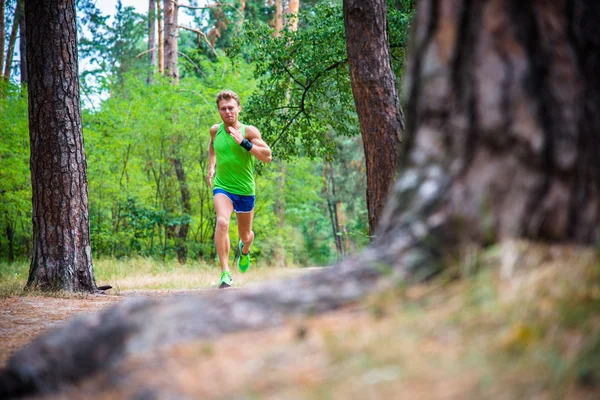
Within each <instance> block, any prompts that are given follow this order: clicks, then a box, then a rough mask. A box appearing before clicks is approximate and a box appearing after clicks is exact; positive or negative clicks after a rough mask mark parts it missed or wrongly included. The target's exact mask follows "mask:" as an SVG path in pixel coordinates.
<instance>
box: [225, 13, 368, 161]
mask: <svg viewBox="0 0 600 400" xmlns="http://www.w3.org/2000/svg"><path fill="white" fill-rule="evenodd" d="M301 18H302V20H303V22H304V24H305V25H306V27H305V28H303V29H299V30H298V31H293V30H291V29H290V28H289V26H287V27H285V28H284V29H283V31H282V32H281V34H280V35H279V36H273V30H272V29H271V28H270V27H268V26H266V25H255V26H253V27H250V28H249V29H247V30H246V32H245V34H244V36H243V37H241V38H240V41H239V43H238V46H237V48H236V49H237V50H236V51H235V52H233V54H236V55H237V54H239V51H240V50H241V49H242V47H244V48H248V49H249V53H250V56H251V58H252V60H253V61H254V63H255V65H256V69H255V76H256V78H257V79H258V80H259V86H258V90H257V92H256V93H255V94H254V95H253V96H252V97H251V98H250V99H249V101H248V103H247V105H246V108H247V110H249V113H250V114H251V115H252V116H253V120H252V121H251V122H252V123H253V124H255V125H256V126H257V127H259V129H261V131H264V132H265V138H266V140H267V142H269V143H271V144H272V146H273V150H274V152H275V154H276V155H277V157H279V158H282V159H290V158H291V157H296V156H299V155H306V156H308V157H329V158H331V157H332V155H333V154H334V149H335V143H334V140H333V134H334V133H336V134H341V135H356V134H357V133H358V132H359V131H358V128H357V127H358V120H357V118H356V113H355V112H354V104H353V98H352V91H351V89H350V76H349V74H348V68H347V62H346V58H347V57H346V48H345V44H344V26H343V17H342V9H341V7H340V6H336V5H332V4H329V3H323V4H320V5H318V6H317V7H316V10H315V12H314V13H306V14H302V17H301Z"/></svg>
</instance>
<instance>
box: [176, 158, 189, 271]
mask: <svg viewBox="0 0 600 400" xmlns="http://www.w3.org/2000/svg"><path fill="white" fill-rule="evenodd" d="M171 161H172V163H173V167H174V168H175V174H176V175H177V181H178V182H179V191H180V194H181V208H182V213H183V215H184V218H185V217H187V216H190V215H192V206H191V203H190V189H189V187H188V184H187V179H186V176H185V171H184V169H183V164H182V162H181V159H180V158H173V159H172V160H171ZM189 225H190V224H189V222H185V221H182V222H181V223H180V224H179V231H178V232H177V241H178V243H177V250H176V251H177V260H178V261H179V262H180V263H181V264H183V263H185V262H186V260H187V244H186V241H187V236H188V231H189Z"/></svg>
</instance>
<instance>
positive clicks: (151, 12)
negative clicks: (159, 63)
mask: <svg viewBox="0 0 600 400" xmlns="http://www.w3.org/2000/svg"><path fill="white" fill-rule="evenodd" d="M148 67H149V68H148V69H149V72H148V83H150V82H151V81H152V74H153V73H154V72H155V67H156V0H149V1H148Z"/></svg>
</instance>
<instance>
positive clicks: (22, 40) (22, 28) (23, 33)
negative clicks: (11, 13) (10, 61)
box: [19, 0, 28, 84]
mask: <svg viewBox="0 0 600 400" xmlns="http://www.w3.org/2000/svg"><path fill="white" fill-rule="evenodd" d="M20 1H21V2H23V5H24V4H25V3H24V0H20ZM19 53H20V57H21V61H20V65H21V84H26V83H27V80H28V79H27V75H28V73H27V28H26V25H25V12H24V10H23V7H21V13H20V16H19Z"/></svg>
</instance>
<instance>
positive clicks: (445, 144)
mask: <svg viewBox="0 0 600 400" xmlns="http://www.w3.org/2000/svg"><path fill="white" fill-rule="evenodd" d="M599 23H600V5H599V4H598V3H596V2H593V4H592V2H588V1H584V0H575V1H558V0H555V1H550V2H538V1H535V2H528V1H525V2H524V1H517V0H514V1H509V2H505V1H502V0H495V1H488V2H475V1H470V0H462V1H460V0H454V1H438V0H423V1H420V2H419V8H418V12H417V16H416V26H417V29H416V31H415V32H414V36H413V43H412V49H411V53H412V57H411V58H410V61H409V64H408V66H407V71H408V72H409V75H408V77H409V78H408V79H407V81H406V87H407V94H408V107H407V109H406V110H407V111H406V113H407V121H409V123H408V125H407V133H408V135H407V138H406V147H407V152H408V153H407V156H406V157H405V158H404V160H403V164H404V166H403V168H402V171H403V172H402V174H401V175H400V177H399V180H398V182H397V184H396V190H395V194H394V196H393V199H392V201H391V203H390V204H389V205H388V208H387V211H386V213H385V216H384V217H383V218H382V221H384V223H383V225H382V226H381V227H380V229H379V232H378V238H381V240H379V241H378V243H376V244H375V246H373V248H374V249H375V251H376V252H378V257H380V258H381V259H382V261H383V262H387V263H389V264H391V265H394V266H396V268H398V269H401V270H403V271H404V273H406V274H409V275H410V274H411V273H412V272H413V271H414V272H416V273H418V274H421V275H427V274H430V273H434V272H435V270H436V269H438V268H440V267H442V265H441V258H442V255H443V254H444V253H446V254H447V253H448V252H451V251H452V250H453V249H460V248H461V247H462V246H464V245H468V244H476V245H486V244H488V243H491V242H497V241H502V240H504V239H509V238H526V239H531V240H543V241H551V242H576V243H582V244H592V243H595V242H596V241H597V239H598V226H599V224H598V222H599V215H600V212H599V211H600V210H599V208H600V198H599V192H600V187H599V185H600V159H599V158H598V154H600V136H599V135H598V132H600V77H599V75H598V73H597V71H598V70H599V68H600V57H598V54H600V36H599V35H598V34H597V29H596V27H597V26H598V24H599ZM442 249H443V250H444V251H443V252H442Z"/></svg>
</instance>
